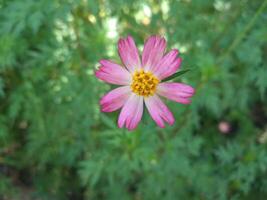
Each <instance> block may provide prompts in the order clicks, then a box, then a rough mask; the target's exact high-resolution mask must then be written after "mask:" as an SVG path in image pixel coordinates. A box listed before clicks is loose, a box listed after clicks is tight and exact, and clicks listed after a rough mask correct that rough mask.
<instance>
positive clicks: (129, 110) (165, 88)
mask: <svg viewBox="0 0 267 200" xmlns="http://www.w3.org/2000/svg"><path fill="white" fill-rule="evenodd" d="M165 48H166V40H165V39H164V38H162V37H159V36H151V37H149V38H148V39H147V41H146V42H145V45H144V49H143V53H142V58H141V59H140V57H139V53H138V49H137V47H136V45H135V42H134V40H133V38H132V37H131V36H128V37H126V38H122V39H120V40H119V42H118V52H119V55H120V58H121V61H122V63H123V64H124V66H121V65H119V64H117V63H115V62H113V61H109V60H101V61H100V62H99V63H100V65H101V66H100V67H99V69H98V70H97V71H96V73H95V75H96V77H97V78H99V79H101V80H103V81H105V82H107V83H110V84H115V85H120V87H118V88H116V89H114V90H112V91H110V92H108V93H107V94H106V95H104V96H103V97H102V98H101V100H100V105H101V111H102V112H113V111H115V110H118V109H120V108H122V109H121V111H120V115H119V119H118V126H119V127H120V128H122V127H124V126H125V127H126V128H127V129H128V130H133V129H135V128H136V127H137V125H138V123H139V122H140V120H141V118H142V115H143V109H144V105H145V106H146V108H147V110H148V112H149V114H150V115H151V117H152V119H153V120H154V121H155V122H156V123H157V125H158V126H159V127H161V128H163V127H165V125H164V122H167V123H168V124H170V125H172V124H173V123H174V121H175V120H174V117H173V114H172V113H171V111H170V110H169V109H168V107H167V106H166V105H165V104H164V103H163V102H162V100H161V99H160V97H159V96H163V97H166V98H168V99H170V100H173V101H176V102H179V103H182V104H189V103H190V102H191V100H190V99H189V98H190V97H192V96H193V94H194V88H192V87H191V86H189V85H186V84H183V83H172V82H161V81H162V80H163V79H165V78H167V77H169V76H171V75H173V74H174V73H175V72H176V71H177V70H178V69H179V67H180V64H181V58H180V57H178V50H177V49H172V50H171V51H170V52H168V53H166V54H164V52H165Z"/></svg>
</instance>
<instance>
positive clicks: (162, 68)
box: [154, 49, 182, 80]
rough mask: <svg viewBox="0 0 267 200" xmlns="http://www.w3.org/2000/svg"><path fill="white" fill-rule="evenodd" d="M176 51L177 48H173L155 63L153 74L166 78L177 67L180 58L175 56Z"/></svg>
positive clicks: (180, 60)
mask: <svg viewBox="0 0 267 200" xmlns="http://www.w3.org/2000/svg"><path fill="white" fill-rule="evenodd" d="M178 53H179V52H178V50H177V49H173V50H171V51H170V52H169V53H167V54H166V55H165V56H164V57H163V58H162V59H161V60H160V61H159V62H158V63H157V65H156V67H155V69H154V74H155V75H156V76H157V77H158V78H159V79H161V80H162V79H164V78H167V77H168V76H171V75H172V74H174V73H175V72H176V71H177V70H178V69H179V67H180V64H181V62H182V59H181V58H179V57H177V55H178Z"/></svg>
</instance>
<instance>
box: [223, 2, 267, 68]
mask: <svg viewBox="0 0 267 200" xmlns="http://www.w3.org/2000/svg"><path fill="white" fill-rule="evenodd" d="M266 6H267V0H265V1H264V2H263V3H262V4H261V6H260V7H259V8H258V10H257V11H256V13H255V14H254V16H253V17H252V18H251V20H250V21H249V22H248V24H247V25H246V27H245V28H244V29H243V31H242V32H240V33H239V34H238V36H237V37H236V38H235V40H234V41H233V43H232V44H231V45H230V46H229V48H228V49H227V50H226V52H225V53H224V54H223V55H222V56H221V57H220V58H219V59H218V63H220V62H222V61H223V60H224V59H225V57H227V56H228V55H229V54H230V53H231V52H232V51H233V50H234V49H235V48H236V47H237V46H238V45H239V43H240V42H241V41H242V39H243V38H244V37H245V35H246V33H247V32H248V31H249V30H250V29H251V28H252V27H253V26H254V24H255V23H256V21H257V19H258V17H259V16H260V14H261V13H262V12H263V10H264V9H265V8H266Z"/></svg>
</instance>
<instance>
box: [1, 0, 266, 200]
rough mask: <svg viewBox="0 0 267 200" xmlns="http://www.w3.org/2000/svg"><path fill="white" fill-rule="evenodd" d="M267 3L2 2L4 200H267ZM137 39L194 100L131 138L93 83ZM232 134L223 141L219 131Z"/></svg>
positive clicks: (146, 123) (148, 122) (147, 122)
mask: <svg viewBox="0 0 267 200" xmlns="http://www.w3.org/2000/svg"><path fill="white" fill-rule="evenodd" d="M266 7H267V1H266V0H253V1H249V0H232V1H231V0H205V1H202V0H162V1H160V0H38V1H37V0H23V1H22V0H0V199H4V200H6V199H7V200H8V199H75V200H76V199H77V200H79V199H116V200H117V199H125V200H126V199H135V200H142V199H148V200H149V199H151V200H152V199H153V200H154V199H170V200H173V199H203V200H204V199H212V200H213V199H219V200H220V199H222V200H223V199H266V196H267V181H266V180H267V148H266V147H267V146H266V141H267V127H266V124H267V98H266V97H267V95H266V88H267V67H266V63H267V60H266V58H267V43H266V42H267V26H266V20H267V9H266ZM128 34H131V35H132V36H133V37H134V38H135V40H136V42H137V44H138V46H139V47H140V49H141V48H142V45H143V42H144V40H145V39H146V38H147V37H148V36H150V35H152V34H160V35H164V36H165V37H166V39H167V40H168V48H169V49H170V48H178V49H180V51H181V56H182V58H183V64H182V69H187V68H191V69H193V70H192V71H191V72H190V73H187V74H185V75H183V76H182V77H180V80H179V81H183V82H186V83H189V84H191V85H193V86H194V87H195V88H196V89H197V94H196V95H195V97H194V98H193V103H192V104H191V105H190V106H184V105H179V104H176V103H173V102H167V104H168V106H169V107H170V108H171V110H172V111H173V112H174V115H175V118H176V123H175V125H174V126H172V127H167V128H165V129H160V128H157V127H156V125H155V123H154V122H153V121H152V120H151V119H150V118H147V119H145V120H143V121H142V123H141V124H140V125H139V127H138V128H137V129H136V130H135V131H133V132H131V133H129V132H127V131H125V130H121V129H118V128H117V126H116V119H117V115H118V112H116V113H111V114H105V113H101V112H100V111H99V105H98V100H99V98H100V96H101V95H103V94H104V93H105V92H107V91H108V90H109V89H110V86H109V85H107V84H104V83H103V82H100V81H98V80H97V79H96V78H95V77H94V75H93V74H94V70H95V69H96V67H97V66H98V64H97V62H98V60H99V59H101V58H109V59H113V60H117V61H118V60H119V59H118V55H117V49H116V43H117V40H118V38H119V37H122V36H126V35H128ZM222 122H226V123H228V125H230V127H231V130H230V131H229V132H228V133H222V131H220V129H219V128H218V125H219V124H220V123H222Z"/></svg>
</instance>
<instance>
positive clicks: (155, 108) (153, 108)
mask: <svg viewBox="0 0 267 200" xmlns="http://www.w3.org/2000/svg"><path fill="white" fill-rule="evenodd" d="M145 104H146V107H147V109H148V112H149V114H150V115H151V117H152V119H153V120H154V121H155V122H156V123H157V125H158V126H159V127H161V128H164V126H165V125H164V121H166V122H167V123H168V124H170V125H172V124H173V123H174V121H175V119H174V117H173V115H172V113H171V111H170V110H169V109H168V107H167V106H166V105H165V104H164V103H163V102H162V101H161V99H160V98H159V97H158V96H157V95H154V96H151V97H148V98H145Z"/></svg>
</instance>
